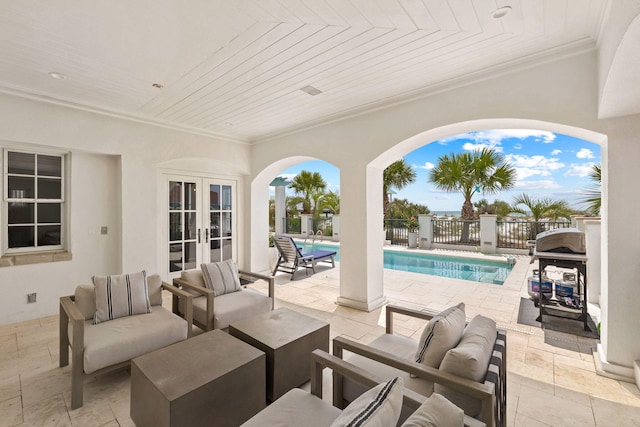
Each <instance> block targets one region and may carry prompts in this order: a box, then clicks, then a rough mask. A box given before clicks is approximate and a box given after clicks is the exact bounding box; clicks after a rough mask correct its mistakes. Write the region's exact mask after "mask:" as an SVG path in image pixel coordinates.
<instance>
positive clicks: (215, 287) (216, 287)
mask: <svg viewBox="0 0 640 427" xmlns="http://www.w3.org/2000/svg"><path fill="white" fill-rule="evenodd" d="M200 268H202V276H203V277H204V283H205V285H207V288H209V289H211V290H212V291H213V294H214V295H215V296H220V295H224V294H228V293H230V292H235V291H239V290H240V277H239V275H238V267H237V266H236V263H235V262H234V261H233V260H232V259H228V260H226V261H222V262H212V263H209V264H201V265H200Z"/></svg>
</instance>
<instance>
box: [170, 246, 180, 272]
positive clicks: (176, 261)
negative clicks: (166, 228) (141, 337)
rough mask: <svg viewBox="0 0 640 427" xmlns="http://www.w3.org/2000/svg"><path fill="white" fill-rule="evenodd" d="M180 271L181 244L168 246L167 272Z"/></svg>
mask: <svg viewBox="0 0 640 427" xmlns="http://www.w3.org/2000/svg"><path fill="white" fill-rule="evenodd" d="M181 270H182V243H175V244H173V245H169V271H181Z"/></svg>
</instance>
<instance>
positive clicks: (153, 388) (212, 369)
mask: <svg viewBox="0 0 640 427" xmlns="http://www.w3.org/2000/svg"><path fill="white" fill-rule="evenodd" d="M265 362H266V357H265V354H264V352H262V351H260V350H258V349H257V348H254V347H252V346H250V345H248V344H246V343H244V342H242V341H240V340H239V339H237V338H234V337H232V336H230V335H228V334H227V333H225V332H222V331H220V330H215V331H211V332H207V333H205V334H202V335H199V336H196V337H194V338H190V339H188V340H186V341H181V342H179V343H177V344H173V345H170V346H168V347H165V348H163V349H160V350H157V351H154V352H151V353H148V354H146V355H144V356H140V357H137V358H135V359H133V360H132V361H131V419H132V420H133V421H134V422H135V423H136V425H137V426H154V427H155V426H158V427H159V426H200V425H202V426H204V425H206V426H210V425H216V426H223V425H224V426H237V425H240V424H242V423H243V422H245V421H246V420H248V419H249V418H251V417H252V416H253V415H255V414H257V413H258V412H260V410H262V409H263V408H264V407H265V405H266V397H265V387H266V382H265Z"/></svg>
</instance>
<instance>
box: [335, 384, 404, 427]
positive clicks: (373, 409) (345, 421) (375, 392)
mask: <svg viewBox="0 0 640 427" xmlns="http://www.w3.org/2000/svg"><path fill="white" fill-rule="evenodd" d="M402 384H403V381H402V378H394V379H392V380H389V381H387V382H386V383H382V384H378V385H377V386H375V387H374V388H372V389H371V390H368V391H367V392H366V393H364V394H362V395H361V396H360V397H358V398H357V399H356V400H354V401H353V402H351V403H350V404H349V406H347V407H346V408H345V409H344V411H342V414H340V416H339V417H338V418H337V419H336V420H335V421H334V422H333V423H332V424H331V426H332V427H343V426H344V427H346V426H355V425H357V426H369V427H373V426H380V427H388V426H395V425H396V424H397V422H398V419H399V418H400V410H401V409H402V396H403V394H402V391H403V386H402Z"/></svg>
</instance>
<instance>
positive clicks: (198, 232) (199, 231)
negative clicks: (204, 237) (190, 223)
mask: <svg viewBox="0 0 640 427" xmlns="http://www.w3.org/2000/svg"><path fill="white" fill-rule="evenodd" d="M198 243H200V229H199V228H198Z"/></svg>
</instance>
